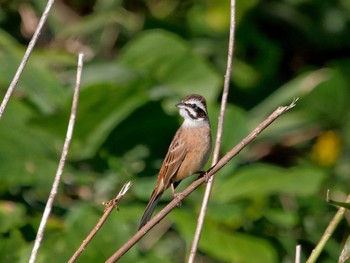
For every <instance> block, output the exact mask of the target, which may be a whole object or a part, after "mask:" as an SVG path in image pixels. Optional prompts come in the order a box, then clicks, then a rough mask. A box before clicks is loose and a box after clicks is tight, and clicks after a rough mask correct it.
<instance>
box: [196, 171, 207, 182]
mask: <svg viewBox="0 0 350 263" xmlns="http://www.w3.org/2000/svg"><path fill="white" fill-rule="evenodd" d="M197 173H199V176H198V178H197V179H199V178H202V177H204V178H205V182H206V183H208V181H209V179H210V176H209V175H208V172H205V171H198V172H197Z"/></svg>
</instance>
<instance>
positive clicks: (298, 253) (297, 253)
mask: <svg viewBox="0 0 350 263" xmlns="http://www.w3.org/2000/svg"><path fill="white" fill-rule="evenodd" d="M300 262H301V245H297V246H296V247H295V263H300Z"/></svg>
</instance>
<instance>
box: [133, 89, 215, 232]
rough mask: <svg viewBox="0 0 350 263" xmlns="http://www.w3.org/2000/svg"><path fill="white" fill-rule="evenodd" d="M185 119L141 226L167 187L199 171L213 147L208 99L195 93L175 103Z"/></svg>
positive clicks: (141, 225)
mask: <svg viewBox="0 0 350 263" xmlns="http://www.w3.org/2000/svg"><path fill="white" fill-rule="evenodd" d="M176 107H177V108H178V109H179V113H180V115H181V116H182V117H183V118H184V122H183V123H182V125H181V126H180V128H179V129H178V130H177V132H176V134H175V136H174V138H173V140H172V142H171V144H170V146H169V149H168V152H167V154H166V156H165V158H164V161H163V164H162V166H161V168H160V171H159V174H158V179H157V185H156V187H155V189H154V190H153V192H152V195H151V198H150V200H149V202H148V205H147V207H146V210H145V212H144V213H143V216H142V218H141V222H140V226H139V229H141V228H142V227H143V226H144V225H145V224H146V223H147V222H148V221H149V220H150V218H151V216H152V213H153V211H154V209H155V207H156V205H157V203H158V202H159V199H160V197H161V196H162V194H163V193H164V191H165V190H166V189H167V188H169V186H171V190H172V193H173V195H174V196H175V188H176V186H177V185H178V184H179V183H180V182H181V180H183V179H184V178H186V177H188V176H190V175H193V174H195V173H198V172H200V170H201V169H202V168H203V167H204V165H205V164H206V162H207V161H208V158H209V155H210V151H211V144H212V142H211V131H210V123H209V118H208V112H207V105H206V101H205V99H204V98H203V97H202V96H201V95H197V94H192V95H189V96H187V97H186V98H184V99H183V100H182V101H181V102H180V103H178V104H177V105H176Z"/></svg>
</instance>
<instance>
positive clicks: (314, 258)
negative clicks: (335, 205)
mask: <svg viewBox="0 0 350 263" xmlns="http://www.w3.org/2000/svg"><path fill="white" fill-rule="evenodd" d="M327 199H329V192H327ZM345 202H346V203H348V202H350V194H349V195H348V196H347V197H346V199H345ZM345 212H346V208H344V207H340V208H339V209H338V212H337V213H336V214H335V216H334V217H333V219H332V220H331V222H330V223H329V225H328V226H327V228H326V230H325V232H324V233H323V235H322V237H321V239H320V241H319V242H318V244H317V245H316V247H315V248H314V249H313V250H312V253H311V255H310V257H309V258H308V259H307V261H306V263H314V262H316V261H317V259H318V257H319V256H320V254H321V252H322V250H323V248H324V246H325V245H326V243H327V241H328V239H329V238H330V237H331V236H332V234H333V233H334V231H335V229H336V228H337V226H338V225H339V223H340V221H341V220H342V219H343V217H344V214H345Z"/></svg>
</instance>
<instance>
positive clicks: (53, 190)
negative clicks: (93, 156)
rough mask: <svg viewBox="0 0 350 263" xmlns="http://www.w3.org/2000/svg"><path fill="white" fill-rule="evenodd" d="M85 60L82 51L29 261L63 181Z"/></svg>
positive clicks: (34, 256) (41, 236) (32, 256)
mask: <svg viewBox="0 0 350 263" xmlns="http://www.w3.org/2000/svg"><path fill="white" fill-rule="evenodd" d="M83 62H84V54H82V53H80V54H79V59H78V68H77V77H76V82H75V87H74V95H73V102H72V109H71V114H70V118H69V123H68V128H67V134H66V139H65V142H64V145H63V150H62V154H61V159H60V162H59V164H58V167H57V172H56V176H55V179H54V182H53V184H52V188H51V192H50V196H49V198H48V200H47V203H46V206H45V210H44V214H43V216H42V219H41V222H40V226H39V229H38V233H37V235H36V238H35V242H34V247H33V250H32V254H31V256H30V259H29V263H34V262H35V259H36V256H37V253H38V250H39V247H40V244H41V241H42V239H43V236H44V231H45V227H46V224H47V221H48V218H49V215H50V213H51V209H52V206H53V202H54V200H55V197H56V194H57V190H58V186H59V184H60V181H61V176H62V172H63V168H64V165H65V161H66V158H67V154H68V150H69V146H70V142H71V139H72V134H73V129H74V123H75V118H76V113H77V107H78V98H79V89H80V81H81V75H82V71H83Z"/></svg>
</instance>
